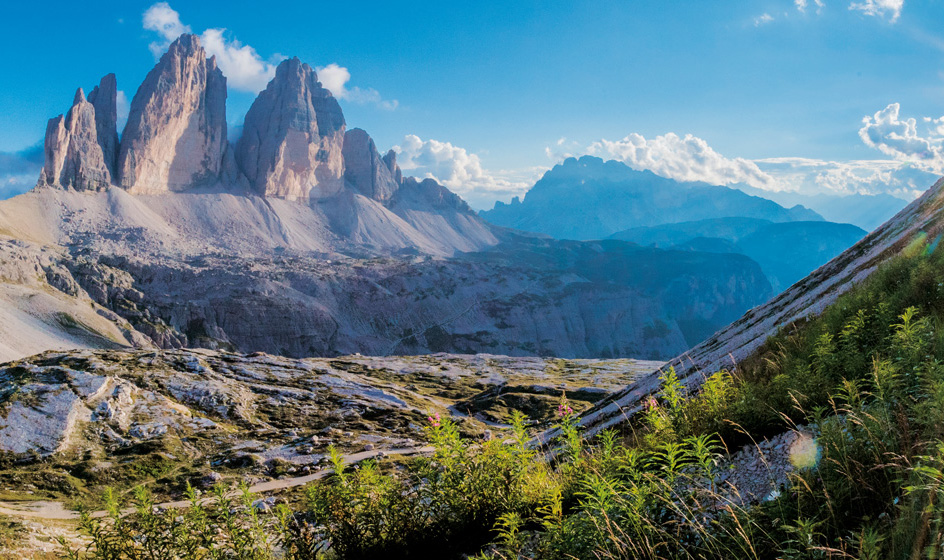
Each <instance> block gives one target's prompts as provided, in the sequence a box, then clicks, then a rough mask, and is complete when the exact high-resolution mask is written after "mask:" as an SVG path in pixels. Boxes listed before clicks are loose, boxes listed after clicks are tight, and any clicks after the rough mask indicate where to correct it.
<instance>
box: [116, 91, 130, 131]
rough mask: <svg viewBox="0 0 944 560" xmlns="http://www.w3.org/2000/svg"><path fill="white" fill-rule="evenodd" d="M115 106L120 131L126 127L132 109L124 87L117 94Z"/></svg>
mask: <svg viewBox="0 0 944 560" xmlns="http://www.w3.org/2000/svg"><path fill="white" fill-rule="evenodd" d="M115 106H116V107H115V108H116V109H117V112H118V132H121V131H122V130H124V128H125V123H127V122H128V113H129V112H130V111H131V103H129V102H128V95H127V94H126V93H125V91H124V90H122V89H119V90H118V94H117V95H116V96H115Z"/></svg>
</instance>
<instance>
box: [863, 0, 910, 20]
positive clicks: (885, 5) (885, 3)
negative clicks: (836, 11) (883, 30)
mask: <svg viewBox="0 0 944 560" xmlns="http://www.w3.org/2000/svg"><path fill="white" fill-rule="evenodd" d="M904 6H905V0H865V2H853V3H851V4H849V9H850V10H858V11H860V12H862V13H864V14H865V15H867V16H875V17H880V18H885V17H887V18H888V21H890V22H892V23H894V22H895V21H897V20H898V18H899V16H901V10H902V8H904Z"/></svg>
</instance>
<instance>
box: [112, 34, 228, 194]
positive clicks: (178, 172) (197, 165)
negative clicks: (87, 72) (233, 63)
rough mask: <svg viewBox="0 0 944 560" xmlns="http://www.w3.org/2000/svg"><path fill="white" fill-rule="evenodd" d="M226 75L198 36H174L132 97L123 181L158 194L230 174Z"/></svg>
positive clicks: (122, 155)
mask: <svg viewBox="0 0 944 560" xmlns="http://www.w3.org/2000/svg"><path fill="white" fill-rule="evenodd" d="M227 147H228V144H227V140H226V78H225V77H224V76H223V73H222V72H221V71H220V69H219V68H218V67H217V65H216V60H215V59H214V58H211V59H207V57H206V51H204V49H203V47H202V46H201V45H200V40H199V39H198V38H197V37H195V36H194V35H190V34H184V35H181V36H180V37H179V38H178V39H177V40H176V41H174V42H173V43H172V44H171V46H170V48H169V49H168V51H167V52H166V53H164V55H163V56H162V57H161V59H160V61H158V63H157V64H156V65H155V66H154V68H153V69H152V70H151V71H150V72H149V73H148V75H147V77H146V78H145V79H144V82H143V83H142V84H141V87H139V88H138V91H137V93H135V95H134V99H133V100H132V101H131V112H130V114H129V116H128V124H127V125H126V126H125V131H124V135H123V137H122V141H121V149H120V153H119V156H118V169H119V174H120V177H121V185H122V186H124V187H125V188H127V189H128V190H129V191H131V192H135V193H144V194H155V193H161V192H167V191H184V190H189V189H192V188H194V187H199V186H204V185H212V184H214V183H216V182H218V181H219V179H220V177H221V175H222V174H223V173H224V171H225V169H224V162H225V161H226V158H225V154H226V150H227Z"/></svg>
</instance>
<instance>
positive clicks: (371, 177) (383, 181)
mask: <svg viewBox="0 0 944 560" xmlns="http://www.w3.org/2000/svg"><path fill="white" fill-rule="evenodd" d="M342 153H343V155H344V179H345V180H346V181H347V182H348V184H349V185H350V186H352V187H353V188H354V190H355V191H357V192H358V193H360V194H362V195H364V196H366V197H370V198H373V199H374V200H379V201H386V200H390V197H392V196H393V194H394V193H395V192H396V190H397V187H399V184H400V181H398V180H397V179H396V178H395V175H394V170H396V172H399V168H398V167H396V155H395V152H391V153H394V156H393V157H394V159H393V160H392V166H390V165H388V162H387V161H385V160H384V159H383V158H382V157H380V152H378V151H377V147H376V146H375V145H374V141H373V139H371V137H370V136H369V135H368V134H367V133H366V132H364V131H363V130H362V129H360V128H354V129H351V130H348V131H347V132H346V133H345V134H344V148H343V152H342Z"/></svg>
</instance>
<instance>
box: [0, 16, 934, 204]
mask: <svg viewBox="0 0 944 560" xmlns="http://www.w3.org/2000/svg"><path fill="white" fill-rule="evenodd" d="M92 6H94V7H92ZM0 9H2V12H3V16H4V17H3V18H0V52H3V53H6V56H5V57H4V59H3V62H2V63H0V198H3V197H5V196H11V195H13V194H16V193H18V192H22V191H24V190H26V189H28V188H30V187H31V186H32V185H33V184H35V181H36V178H37V176H38V173H39V168H40V167H41V165H42V152H41V149H40V147H39V145H40V143H41V141H42V137H43V134H44V131H45V127H46V121H47V120H48V119H49V118H51V117H54V116H56V115H58V114H60V113H63V112H65V111H66V110H68V108H69V105H70V103H71V100H72V97H73V95H74V93H75V90H76V88H78V87H83V88H85V90H86V91H88V90H89V89H90V88H91V87H92V86H94V85H95V84H97V83H98V80H99V79H100V78H101V76H103V75H104V74H106V73H109V72H114V73H115V74H116V75H117V78H118V88H119V90H120V92H121V94H120V95H119V97H120V98H121V101H122V103H121V104H120V105H121V107H119V112H120V113H121V112H124V113H125V114H126V112H127V107H128V103H129V102H130V100H131V99H132V98H133V96H134V93H135V91H136V89H137V86H138V85H139V84H140V83H141V81H142V80H143V79H144V76H145V75H146V73H147V72H148V71H149V70H150V69H151V67H152V66H153V65H154V63H155V61H156V59H157V57H159V56H160V53H161V52H162V51H163V49H164V48H166V46H167V44H169V41H170V40H172V39H173V38H174V37H176V36H177V35H179V34H180V33H183V32H191V33H195V34H197V35H199V36H200V37H201V41H202V43H203V45H204V47H205V48H206V49H207V51H208V52H209V53H210V54H213V55H216V56H217V60H218V62H219V64H220V67H221V69H222V70H223V73H224V74H225V75H226V76H227V79H228V86H229V98H228V101H227V120H228V121H229V124H230V128H231V129H232V132H233V135H236V134H238V131H239V126H240V125H241V123H242V119H243V117H244V115H245V113H246V111H247V110H248V108H249V106H250V105H251V103H252V100H253V99H254V98H255V95H256V94H257V93H258V91H260V90H261V89H263V88H264V87H265V85H266V83H267V81H268V79H270V78H271V77H272V75H273V74H274V68H275V65H277V64H278V62H279V60H281V59H282V58H284V57H287V56H298V57H299V58H301V59H302V60H303V61H305V62H308V63H309V64H311V65H312V66H313V67H315V68H316V69H318V73H319V78H320V79H321V81H322V83H323V84H324V85H325V87H327V88H328V89H330V90H331V91H332V93H334V95H335V96H336V97H338V98H339V100H340V103H341V105H342V108H343V109H344V113H345V117H346V120H347V123H348V128H352V127H359V128H363V129H365V130H367V131H368V133H370V135H371V136H372V137H373V138H374V140H375V142H376V144H377V146H378V147H379V148H380V149H381V150H386V149H388V148H393V149H395V150H396V151H398V152H399V153H400V157H399V160H400V163H401V166H402V167H403V168H404V172H405V174H408V175H416V176H420V177H423V176H432V177H435V178H436V179H438V180H439V181H440V182H442V183H443V184H445V185H446V186H447V187H449V188H451V189H453V190H454V191H456V192H458V193H459V194H460V195H462V196H463V197H464V198H465V199H466V200H468V201H469V202H470V203H471V204H472V205H473V207H476V208H488V207H491V205H492V204H493V203H494V201H495V200H503V201H507V200H509V199H510V198H511V197H512V196H515V195H521V194H524V192H525V191H526V190H527V189H528V187H529V186H531V185H533V183H534V181H535V180H536V179H538V178H539V177H540V175H541V174H542V173H543V172H544V171H546V170H547V169H548V168H550V167H551V166H553V165H554V164H556V163H558V162H559V161H561V160H562V159H563V158H565V157H569V156H578V155H583V154H593V155H597V156H600V157H604V158H606V159H618V160H621V161H624V162H626V163H627V164H628V165H630V166H631V167H634V168H637V169H651V170H652V171H654V172H656V173H658V174H662V175H665V176H668V177H672V178H676V179H680V180H683V179H684V180H705V181H708V182H712V183H716V184H731V183H747V184H750V185H752V186H755V187H759V188H763V189H768V190H791V191H799V192H807V193H831V194H850V193H869V194H876V193H889V194H892V195H895V196H898V197H900V198H904V199H909V200H910V199H911V198H914V197H915V196H917V194H918V193H920V192H921V191H923V190H924V189H926V188H927V187H929V186H930V185H931V183H932V182H933V181H934V179H935V177H936V176H937V175H940V174H944V32H942V31H941V30H940V29H941V27H940V23H941V22H944V0H841V1H840V0H757V1H752V2H743V1H734V0H717V1H714V2H703V1H676V2H665V1H655V0H654V1H628V0H619V1H572V2H547V1H541V2H538V1H530V0H516V1H514V2H495V1H473V0H469V1H466V2H441V1H439V2H389V1H384V2H371V1H368V0H364V1H361V2H322V1H317V0H307V1H305V2H280V1H278V0H271V1H270V2H267V3H264V4H259V3H258V2H249V1H242V0H229V1H213V0H201V1H199V2H197V1H181V0H169V1H168V2H158V3H155V2H153V1H144V2H139V1H136V0H101V1H97V2H94V3H77V2H42V3H29V2H15V3H13V2H10V3H6V5H4V7H3V8H0Z"/></svg>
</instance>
